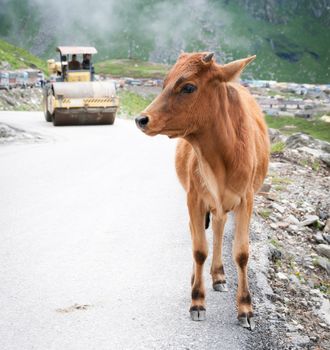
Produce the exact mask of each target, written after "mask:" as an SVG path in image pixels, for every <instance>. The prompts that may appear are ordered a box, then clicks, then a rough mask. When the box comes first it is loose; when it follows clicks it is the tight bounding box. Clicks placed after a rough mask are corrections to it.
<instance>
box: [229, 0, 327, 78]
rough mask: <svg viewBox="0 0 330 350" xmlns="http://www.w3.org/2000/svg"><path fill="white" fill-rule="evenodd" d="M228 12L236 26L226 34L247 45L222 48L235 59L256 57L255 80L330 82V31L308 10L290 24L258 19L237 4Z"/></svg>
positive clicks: (252, 70)
mask: <svg viewBox="0 0 330 350" xmlns="http://www.w3.org/2000/svg"><path fill="white" fill-rule="evenodd" d="M227 10H228V11H229V12H230V13H231V15H232V16H233V17H232V20H233V22H234V23H235V25H233V26H232V27H231V28H228V27H227V28H224V31H225V34H224V35H226V34H227V33H228V34H229V33H230V34H231V35H234V36H235V37H236V38H241V41H242V43H245V44H244V45H242V46H241V47H236V48H234V49H233V48H232V44H231V43H227V44H225V45H224V47H223V48H224V50H225V51H231V52H233V56H234V57H235V58H236V57H244V55H246V54H247V53H249V54H256V55H257V60H256V61H255V62H254V64H252V65H251V67H249V69H248V70H249V71H250V72H251V75H252V76H253V77H255V78H259V79H268V80H277V81H294V82H297V83H306V82H311V83H329V82H330V68H329V67H330V45H329V44H328V43H330V31H329V30H328V29H325V25H324V24H323V23H322V22H321V21H319V20H317V19H315V18H312V17H311V16H310V15H309V14H308V12H307V9H306V10H305V13H304V12H301V13H299V15H296V16H292V17H291V18H290V19H289V20H288V22H287V23H269V22H266V21H263V20H257V19H256V18H254V17H253V16H252V15H251V14H249V13H248V12H245V11H240V9H239V8H238V7H237V5H235V4H234V3H230V4H229V5H228V7H227ZM301 11H303V10H301ZM228 29H230V31H231V32H229V31H228Z"/></svg>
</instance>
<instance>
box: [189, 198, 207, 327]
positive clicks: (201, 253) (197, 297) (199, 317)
mask: <svg viewBox="0 0 330 350" xmlns="http://www.w3.org/2000/svg"><path fill="white" fill-rule="evenodd" d="M187 204H188V209H189V217H190V224H189V226H190V232H191V239H192V251H193V259H194V264H193V275H192V279H191V307H190V316H191V318H192V320H193V321H203V320H205V314H206V309H205V287H204V280H203V266H204V262H205V260H206V258H207V253H208V248H207V241H206V237H205V215H206V208H205V205H204V203H203V201H202V200H200V199H199V198H198V195H197V194H196V193H194V192H190V193H188V196H187Z"/></svg>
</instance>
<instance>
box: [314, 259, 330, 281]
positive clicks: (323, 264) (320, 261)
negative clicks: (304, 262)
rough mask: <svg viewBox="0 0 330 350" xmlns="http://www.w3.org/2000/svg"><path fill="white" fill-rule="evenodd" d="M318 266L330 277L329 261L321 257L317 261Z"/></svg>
mask: <svg viewBox="0 0 330 350" xmlns="http://www.w3.org/2000/svg"><path fill="white" fill-rule="evenodd" d="M316 264H317V265H318V266H320V267H322V268H323V269H324V270H325V271H327V273H328V275H329V276H330V261H329V259H327V258H323V257H321V256H319V257H318V258H317V259H316Z"/></svg>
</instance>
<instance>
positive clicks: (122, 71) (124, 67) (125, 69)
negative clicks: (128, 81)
mask: <svg viewBox="0 0 330 350" xmlns="http://www.w3.org/2000/svg"><path fill="white" fill-rule="evenodd" d="M95 70H96V72H97V74H110V75H111V76H113V77H125V76H127V77H133V78H163V77H164V76H165V74H166V73H167V71H168V70H169V66H167V65H165V64H157V63H151V62H145V61H140V60H128V59H122V60H108V61H103V62H99V63H96V64H95Z"/></svg>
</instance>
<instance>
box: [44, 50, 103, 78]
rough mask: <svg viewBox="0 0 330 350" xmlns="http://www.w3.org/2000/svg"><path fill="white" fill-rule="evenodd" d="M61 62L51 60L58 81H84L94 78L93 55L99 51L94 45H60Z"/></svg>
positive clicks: (50, 63)
mask: <svg viewBox="0 0 330 350" xmlns="http://www.w3.org/2000/svg"><path fill="white" fill-rule="evenodd" d="M56 51H58V52H59V53H60V62H58V63H55V62H54V60H49V61H48V64H49V66H52V67H50V70H51V69H52V70H53V71H54V70H56V71H57V72H56V73H57V75H58V78H57V79H56V80H57V81H65V82H83V81H93V80H94V66H93V64H92V55H94V54H96V53H97V50H96V49H95V48H94V47H86V46H77V47H76V46H59V47H57V49H56Z"/></svg>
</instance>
